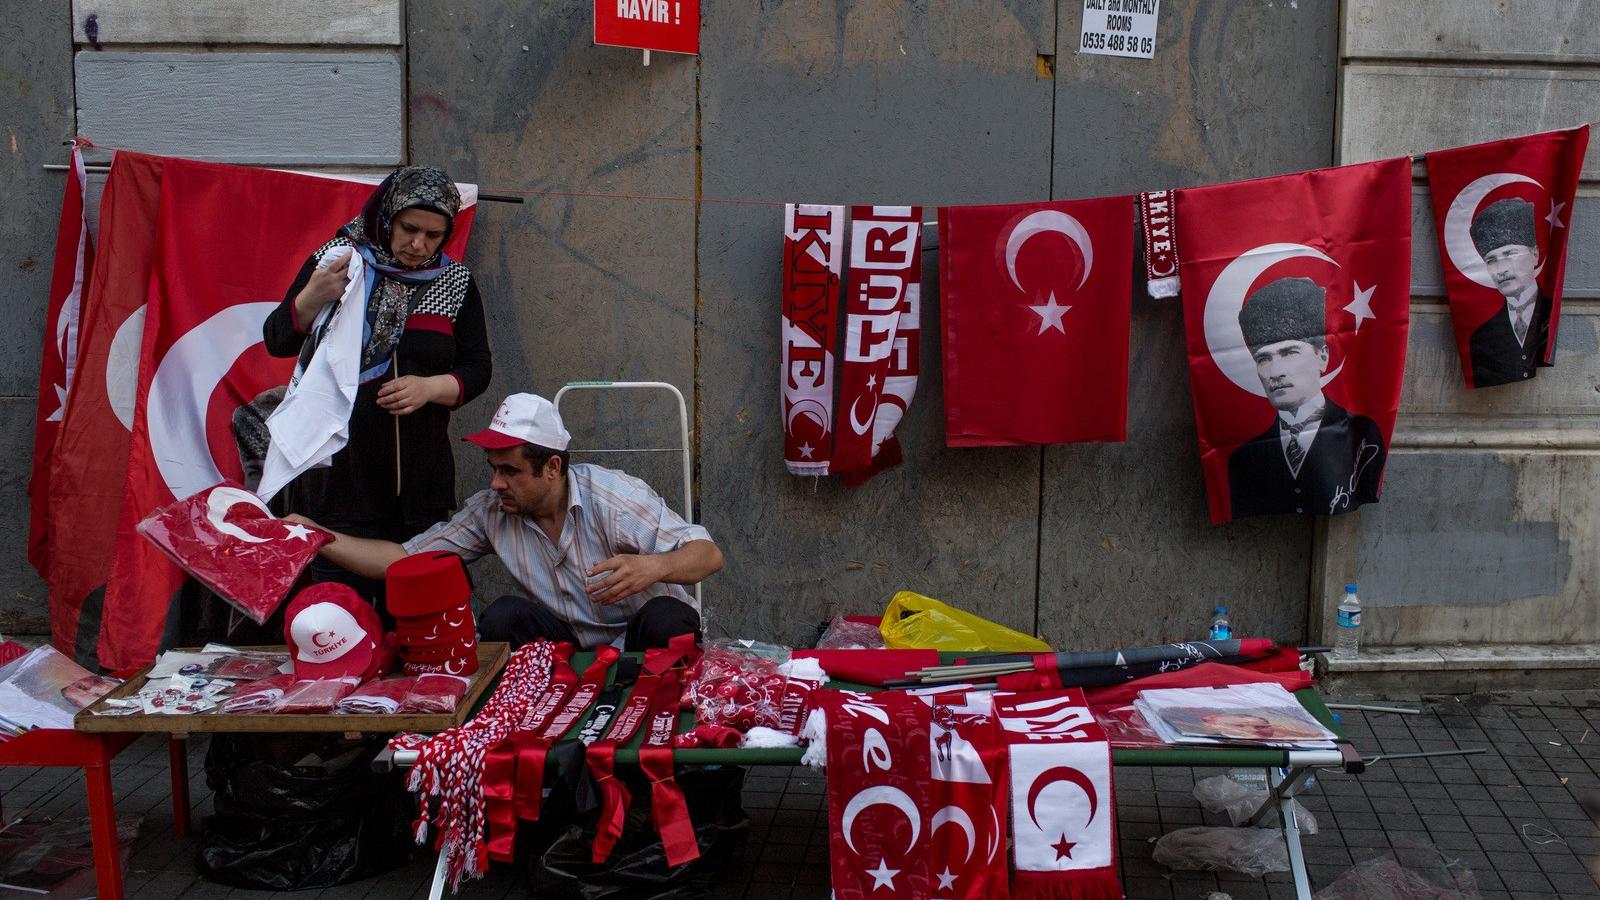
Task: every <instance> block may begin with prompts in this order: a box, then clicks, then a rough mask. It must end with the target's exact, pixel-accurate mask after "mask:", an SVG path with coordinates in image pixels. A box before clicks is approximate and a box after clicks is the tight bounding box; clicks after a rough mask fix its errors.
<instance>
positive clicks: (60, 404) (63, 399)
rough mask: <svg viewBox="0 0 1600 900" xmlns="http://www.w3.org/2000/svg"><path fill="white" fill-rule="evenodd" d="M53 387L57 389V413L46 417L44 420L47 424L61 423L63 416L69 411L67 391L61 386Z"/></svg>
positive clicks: (54, 385)
mask: <svg viewBox="0 0 1600 900" xmlns="http://www.w3.org/2000/svg"><path fill="white" fill-rule="evenodd" d="M51 387H53V388H55V389H56V411H55V412H53V413H51V414H50V415H48V416H45V418H44V420H45V421H46V422H59V421H61V416H62V414H63V413H65V412H66V411H67V389H66V388H64V387H62V386H61V385H59V384H53V385H51Z"/></svg>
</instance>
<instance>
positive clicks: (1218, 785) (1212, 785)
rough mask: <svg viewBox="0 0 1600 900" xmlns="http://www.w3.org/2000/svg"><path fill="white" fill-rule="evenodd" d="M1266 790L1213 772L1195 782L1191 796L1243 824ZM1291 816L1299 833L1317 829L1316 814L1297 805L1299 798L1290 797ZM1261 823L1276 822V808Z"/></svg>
mask: <svg viewBox="0 0 1600 900" xmlns="http://www.w3.org/2000/svg"><path fill="white" fill-rule="evenodd" d="M1268 796H1270V794H1269V793H1268V792H1267V791H1258V790H1255V789H1253V788H1248V787H1245V786H1244V785H1242V784H1240V783H1239V782H1237V781H1234V780H1233V779H1232V778H1229V777H1228V776H1226V775H1213V776H1212V777H1210V778H1202V779H1200V780H1199V781H1197V782H1195V785H1194V799H1196V800H1198V801H1200V806H1201V807H1202V808H1204V809H1207V810H1210V811H1211V812H1214V813H1227V814H1228V821H1230V822H1232V823H1233V824H1235V825H1243V824H1244V822H1245V820H1246V819H1248V818H1250V817H1251V816H1252V815H1254V814H1255V811H1256V810H1257V809H1259V808H1260V807H1261V804H1262V803H1264V802H1265V801H1266V799H1267V797H1268ZM1294 814H1295V819H1296V821H1298V822H1299V823H1300V833H1301V834H1316V833H1317V817H1316V816H1313V815H1312V814H1311V810H1309V809H1306V808H1305V807H1304V806H1302V805H1301V803H1300V801H1299V800H1296V801H1294ZM1261 824H1262V825H1263V826H1268V827H1270V826H1274V825H1277V824H1280V823H1279V818H1278V815H1277V813H1276V812H1274V813H1272V814H1271V815H1269V816H1267V817H1266V818H1263V819H1262V820H1261Z"/></svg>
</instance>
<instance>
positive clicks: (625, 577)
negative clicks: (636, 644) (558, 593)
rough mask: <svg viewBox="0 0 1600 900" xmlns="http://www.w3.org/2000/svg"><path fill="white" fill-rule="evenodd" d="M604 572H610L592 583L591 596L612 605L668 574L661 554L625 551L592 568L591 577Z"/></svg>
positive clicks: (598, 601)
mask: <svg viewBox="0 0 1600 900" xmlns="http://www.w3.org/2000/svg"><path fill="white" fill-rule="evenodd" d="M602 573H609V574H608V575H606V577H605V578H604V579H602V580H600V581H596V582H594V583H592V584H590V585H589V599H590V600H593V601H594V602H596V603H598V604H600V605H601V606H609V605H611V604H612V603H616V602H617V601H618V600H623V599H626V598H628V597H631V596H633V595H634V594H637V593H639V592H640V591H642V590H644V589H645V588H647V587H649V586H650V585H652V584H655V583H656V582H658V581H661V580H662V579H663V578H665V577H666V575H667V567H666V565H665V561H664V560H663V559H662V556H661V554H651V555H648V556H638V555H634V554H623V555H621V556H613V557H611V558H610V559H608V560H606V561H604V562H602V563H600V564H598V565H596V566H595V567H594V568H592V569H590V570H589V577H590V578H593V577H595V576H596V575H600V574H602Z"/></svg>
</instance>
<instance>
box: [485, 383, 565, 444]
mask: <svg viewBox="0 0 1600 900" xmlns="http://www.w3.org/2000/svg"><path fill="white" fill-rule="evenodd" d="M462 440H464V441H471V442H472V443H474V444H477V445H478V446H479V447H482V448H483V449H485V450H504V449H506V448H507V447H519V446H521V445H523V444H537V445H538V446H540V447H548V448H549V449H551V450H565V449H567V445H568V444H569V443H571V442H572V435H570V434H568V433H567V428H566V426H565V425H562V424H561V414H560V413H558V412H556V407H555V404H553V403H551V402H550V401H549V400H546V399H545V398H543V397H541V396H539V395H538V394H512V395H511V396H509V397H507V398H506V402H504V403H502V404H500V408H499V409H498V410H496V411H495V414H494V418H493V419H491V420H490V421H489V427H488V428H485V429H483V430H482V431H479V432H475V433H473V434H469V435H467V436H466V437H464V438H462Z"/></svg>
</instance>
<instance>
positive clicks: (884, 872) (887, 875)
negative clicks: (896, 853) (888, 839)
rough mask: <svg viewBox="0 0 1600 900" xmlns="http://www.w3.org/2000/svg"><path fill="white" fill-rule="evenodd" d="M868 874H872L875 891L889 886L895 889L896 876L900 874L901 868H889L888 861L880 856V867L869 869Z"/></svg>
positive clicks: (890, 888)
mask: <svg viewBox="0 0 1600 900" xmlns="http://www.w3.org/2000/svg"><path fill="white" fill-rule="evenodd" d="M867 874H868V875H871V876H872V889H873V890H874V891H876V890H877V889H878V888H881V887H887V888H888V889H889V890H891V891H892V890H894V877H895V876H896V875H899V874H900V870H899V869H891V868H889V864H888V862H887V861H886V860H884V859H883V858H882V857H879V858H878V867H877V868H876V869H868V870H867Z"/></svg>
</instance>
